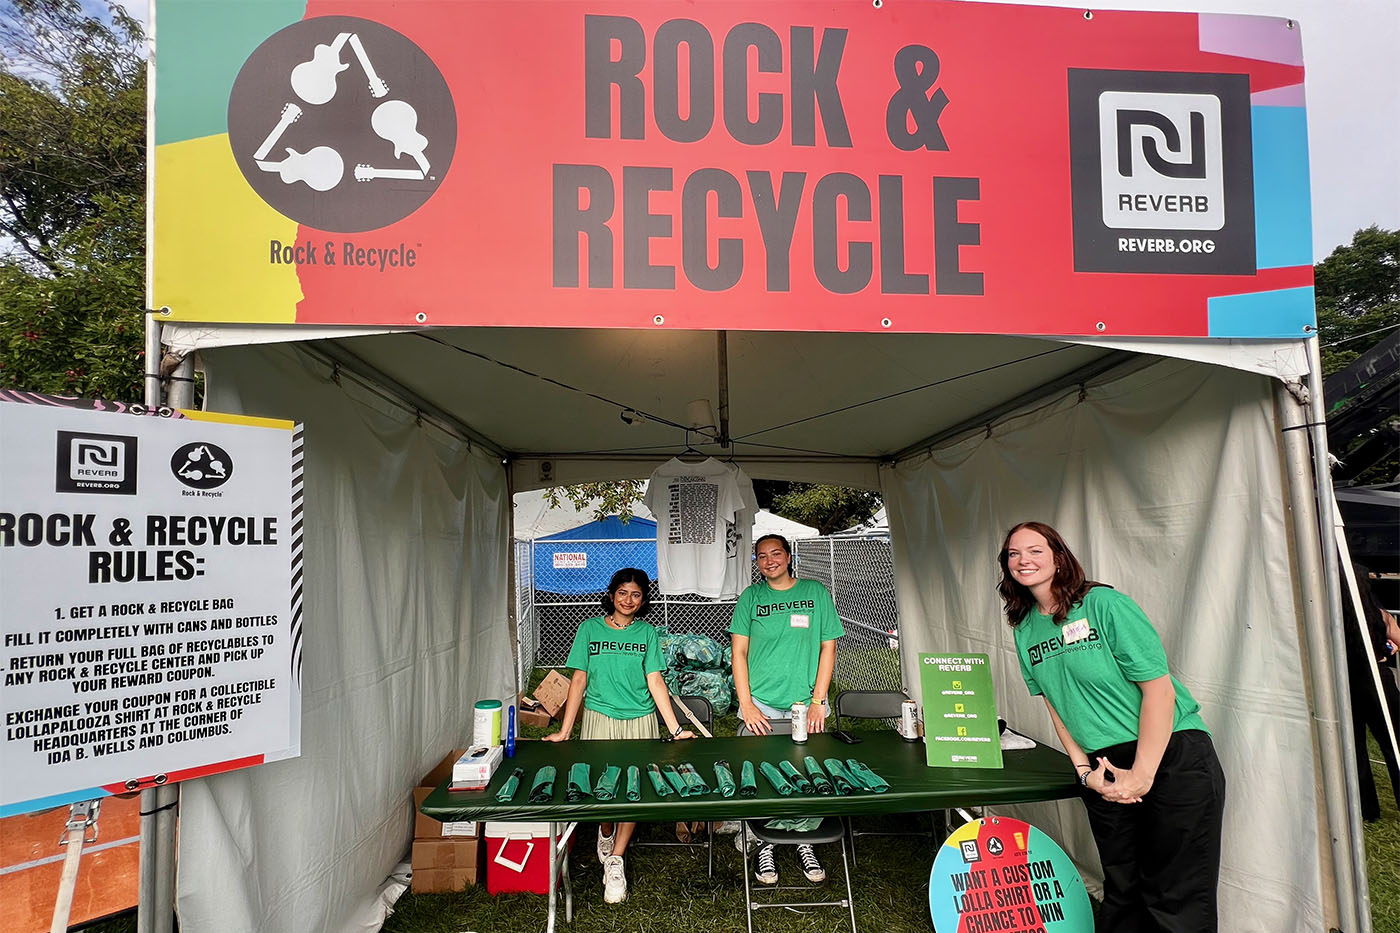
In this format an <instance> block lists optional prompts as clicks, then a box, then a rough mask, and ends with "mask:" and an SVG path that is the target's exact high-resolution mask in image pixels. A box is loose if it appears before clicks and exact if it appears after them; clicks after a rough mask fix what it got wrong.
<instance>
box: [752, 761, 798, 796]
mask: <svg viewBox="0 0 1400 933" xmlns="http://www.w3.org/2000/svg"><path fill="white" fill-rule="evenodd" d="M758 770H760V771H762V772H763V776H764V777H765V778H767V779H768V783H769V784H772V785H773V789H774V790H775V791H777V792H778V793H780V794H782V795H783V796H784V797H791V796H792V795H793V792H794V791H796V790H797V788H795V787H793V786H792V785H791V784H789V783H788V779H787V778H785V777H783V772H781V771H779V770H778V769H777V768H775V767H773V765H772V764H770V763H769V762H766V761H765V762H761V763H760V764H759V766H758Z"/></svg>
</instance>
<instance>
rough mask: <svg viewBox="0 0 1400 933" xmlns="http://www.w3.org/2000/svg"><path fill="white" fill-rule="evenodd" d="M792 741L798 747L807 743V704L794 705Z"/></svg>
mask: <svg viewBox="0 0 1400 933" xmlns="http://www.w3.org/2000/svg"><path fill="white" fill-rule="evenodd" d="M792 741H793V742H794V743H795V744H797V745H804V744H806V742H807V704H806V703H794V704H792Z"/></svg>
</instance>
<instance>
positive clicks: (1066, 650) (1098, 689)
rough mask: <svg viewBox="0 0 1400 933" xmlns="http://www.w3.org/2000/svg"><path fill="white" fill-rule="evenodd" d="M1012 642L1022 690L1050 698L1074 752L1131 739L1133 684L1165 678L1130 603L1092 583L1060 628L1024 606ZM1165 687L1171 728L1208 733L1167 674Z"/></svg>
mask: <svg viewBox="0 0 1400 933" xmlns="http://www.w3.org/2000/svg"><path fill="white" fill-rule="evenodd" d="M1015 637H1016V656H1017V657H1018V658H1019V659H1020V661H1021V676H1022V677H1024V678H1025V680H1026V687H1027V688H1028V689H1029V690H1030V692H1031V694H1032V695H1033V696H1038V695H1043V696H1044V697H1045V698H1046V699H1048V700H1049V701H1050V705H1051V706H1053V707H1054V708H1055V712H1056V713H1058V714H1059V716H1060V720H1061V721H1062V722H1063V723H1064V724H1065V728H1066V729H1068V730H1069V734H1070V735H1071V736H1072V737H1073V738H1074V741H1076V742H1078V743H1079V747H1080V748H1082V749H1084V751H1086V752H1094V751H1098V750H1099V749H1102V748H1107V747H1108V746H1110V745H1117V744H1119V743H1121V742H1133V741H1136V740H1137V737H1138V714H1139V713H1140V712H1141V710H1142V690H1141V688H1139V687H1138V684H1139V683H1142V682H1143V681H1147V680H1154V679H1156V678H1158V677H1161V676H1162V675H1163V674H1167V673H1169V672H1168V670H1167V653H1166V650H1165V649H1163V647H1162V639H1161V638H1159V637H1158V635H1157V630H1156V629H1154V628H1153V627H1152V623H1151V621H1149V620H1148V618H1147V614H1146V613H1144V612H1143V611H1142V609H1141V608H1140V607H1139V606H1138V604H1137V603H1135V602H1133V601H1132V600H1131V599H1130V598H1128V597H1127V596H1124V595H1123V594H1122V593H1119V592H1118V591H1117V590H1114V589H1111V588H1109V587H1106V586H1096V587H1094V588H1093V589H1091V590H1090V591H1089V592H1088V593H1086V594H1084V599H1083V600H1082V601H1081V602H1080V603H1079V604H1078V605H1076V606H1075V607H1074V608H1073V609H1071V610H1070V612H1069V613H1068V615H1066V616H1065V621H1064V624H1057V623H1056V622H1055V620H1054V619H1053V618H1052V617H1051V616H1047V615H1045V614H1044V613H1042V612H1041V611H1040V610H1039V609H1036V608H1032V609H1031V611H1030V613H1029V614H1027V616H1026V617H1025V618H1024V619H1022V620H1021V621H1020V623H1019V624H1017V625H1016V627H1015ZM1172 688H1173V689H1174V690H1175V691H1176V706H1175V709H1174V710H1173V713H1172V731H1173V732H1181V731H1183V730H1186V729H1200V730H1201V731H1202V732H1209V731H1210V730H1208V729H1207V728H1206V724H1205V721H1204V720H1202V719H1201V716H1200V709H1201V704H1199V703H1197V702H1196V701H1195V699H1194V698H1192V696H1191V694H1190V693H1189V692H1188V691H1187V689H1186V688H1185V687H1183V686H1182V685H1181V684H1180V683H1178V682H1177V679H1176V678H1175V677H1173V678H1172ZM1119 763H1120V764H1122V763H1121V762H1119ZM1129 764H1130V763H1129ZM1124 766H1125V767H1126V766H1127V765H1124Z"/></svg>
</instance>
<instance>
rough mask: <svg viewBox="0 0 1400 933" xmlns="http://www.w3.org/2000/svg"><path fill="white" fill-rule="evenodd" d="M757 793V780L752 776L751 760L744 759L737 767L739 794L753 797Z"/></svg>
mask: <svg viewBox="0 0 1400 933" xmlns="http://www.w3.org/2000/svg"><path fill="white" fill-rule="evenodd" d="M757 794H758V781H757V780H756V779H755V778H754V773H753V762H752V761H746V762H744V763H743V764H742V765H741V766H740V767H739V796H740V797H753V796H755V795H757Z"/></svg>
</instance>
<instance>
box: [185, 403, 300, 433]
mask: <svg viewBox="0 0 1400 933" xmlns="http://www.w3.org/2000/svg"><path fill="white" fill-rule="evenodd" d="M179 412H180V414H182V415H184V416H185V417H186V418H189V419H190V420H191V421H214V422H217V423H219V424H246V425H250V426H252V427H255V428H278V429H280V430H283V431H290V430H292V429H293V428H294V427H296V422H295V421H287V420H286V419H284V418H258V417H255V416H253V415H231V414H229V413H228V412H223V411H193V410H191V409H188V408H181V409H179Z"/></svg>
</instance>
